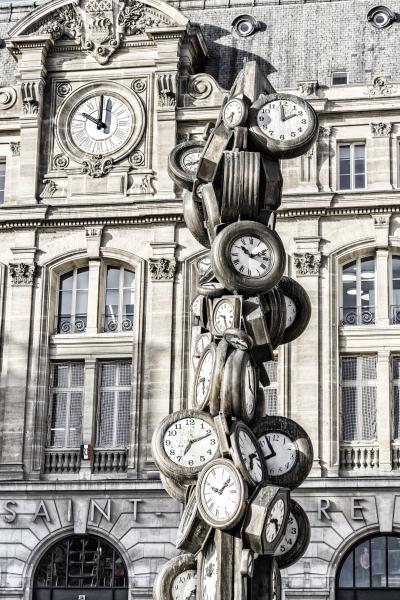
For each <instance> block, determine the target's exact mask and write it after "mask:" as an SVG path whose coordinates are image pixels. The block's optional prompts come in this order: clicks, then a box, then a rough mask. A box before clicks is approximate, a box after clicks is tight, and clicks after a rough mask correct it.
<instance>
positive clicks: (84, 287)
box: [57, 267, 89, 333]
mask: <svg viewBox="0 0 400 600" xmlns="http://www.w3.org/2000/svg"><path fill="white" fill-rule="evenodd" d="M88 285H89V269H88V267H82V268H80V269H74V270H73V271H70V272H69V273H65V275H61V277H60V287H59V292H58V318H57V333H82V332H83V331H85V330H86V324H87V308H88Z"/></svg>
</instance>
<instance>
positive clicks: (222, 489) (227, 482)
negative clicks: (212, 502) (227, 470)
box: [218, 477, 231, 496]
mask: <svg viewBox="0 0 400 600" xmlns="http://www.w3.org/2000/svg"><path fill="white" fill-rule="evenodd" d="M230 481H231V478H230V477H228V479H227V480H226V481H225V483H224V485H223V486H222V488H221V489H220V490H218V494H219V495H220V496H222V492H223V491H224V490H225V488H226V487H228V485H229V484H230Z"/></svg>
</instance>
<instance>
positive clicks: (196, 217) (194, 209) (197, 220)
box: [182, 190, 211, 248]
mask: <svg viewBox="0 0 400 600" xmlns="http://www.w3.org/2000/svg"><path fill="white" fill-rule="evenodd" d="M182 209H183V218H184V219H185V223H186V227H187V228H188V229H189V231H190V233H191V234H192V236H193V237H194V238H195V239H196V240H197V241H198V242H199V244H201V245H202V246H204V248H210V246H211V244H210V241H209V238H208V234H207V230H206V228H205V227H204V213H203V209H202V207H201V204H198V203H197V202H195V201H194V200H193V195H192V193H191V192H189V191H188V190H185V191H184V193H183V196H182Z"/></svg>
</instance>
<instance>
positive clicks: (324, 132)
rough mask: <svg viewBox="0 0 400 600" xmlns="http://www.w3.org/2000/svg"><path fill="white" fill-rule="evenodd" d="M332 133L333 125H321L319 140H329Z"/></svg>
mask: <svg viewBox="0 0 400 600" xmlns="http://www.w3.org/2000/svg"><path fill="white" fill-rule="evenodd" d="M331 133H332V127H323V126H322V125H320V128H319V131H318V140H319V141H321V140H329V138H330V136H331Z"/></svg>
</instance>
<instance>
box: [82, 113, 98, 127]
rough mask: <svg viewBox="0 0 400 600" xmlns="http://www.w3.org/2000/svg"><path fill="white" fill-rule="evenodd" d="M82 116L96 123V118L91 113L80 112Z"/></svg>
mask: <svg viewBox="0 0 400 600" xmlns="http://www.w3.org/2000/svg"><path fill="white" fill-rule="evenodd" d="M82 117H85V119H88V120H89V121H92V123H96V125H97V123H98V121H97V119H95V118H94V117H92V116H91V115H88V114H87V113H82Z"/></svg>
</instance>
